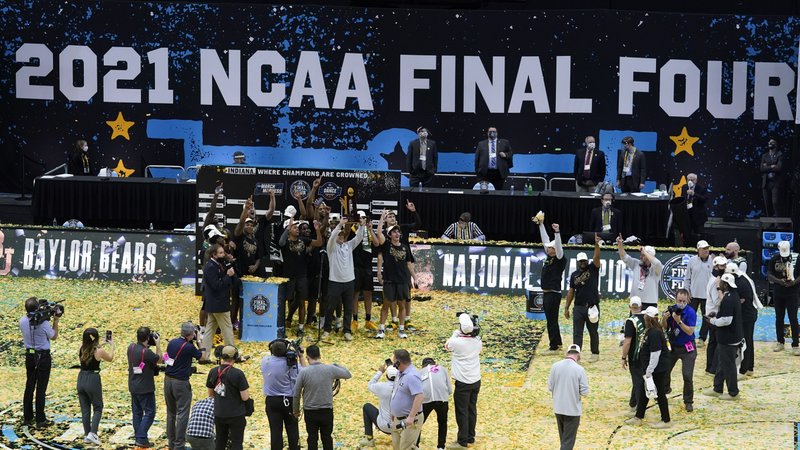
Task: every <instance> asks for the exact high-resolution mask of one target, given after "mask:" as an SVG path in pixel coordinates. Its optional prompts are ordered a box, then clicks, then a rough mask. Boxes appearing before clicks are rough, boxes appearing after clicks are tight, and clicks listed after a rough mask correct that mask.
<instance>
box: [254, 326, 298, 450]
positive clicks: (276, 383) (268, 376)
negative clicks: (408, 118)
mask: <svg viewBox="0 0 800 450" xmlns="http://www.w3.org/2000/svg"><path fill="white" fill-rule="evenodd" d="M292 347H294V348H292ZM290 350H291V352H290ZM269 351H270V353H272V355H270V356H265V357H264V358H262V359H261V376H262V378H263V380H264V384H263V389H264V397H265V410H266V412H267V419H268V420H269V433H270V448H271V449H272V450H281V449H282V448H283V428H284V427H286V437H287V439H288V440H289V450H299V449H300V429H299V427H298V422H297V418H296V417H295V416H294V414H292V397H294V385H295V384H296V383H297V376H298V375H299V374H300V367H298V362H299V363H300V366H302V367H306V366H307V365H308V363H307V362H306V357H305V355H304V354H303V350H302V349H301V348H299V346H296V345H293V344H292V343H291V342H289V341H287V340H286V339H276V340H274V341H272V342H270V344H269Z"/></svg>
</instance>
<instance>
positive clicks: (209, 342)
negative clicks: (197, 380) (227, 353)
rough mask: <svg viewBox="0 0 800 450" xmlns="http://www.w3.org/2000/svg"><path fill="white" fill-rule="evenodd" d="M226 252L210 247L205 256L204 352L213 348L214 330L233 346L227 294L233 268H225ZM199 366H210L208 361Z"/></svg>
mask: <svg viewBox="0 0 800 450" xmlns="http://www.w3.org/2000/svg"><path fill="white" fill-rule="evenodd" d="M225 264H226V259H225V248H223V247H222V246H221V245H219V244H214V245H212V246H211V247H210V248H209V249H208V251H207V252H206V264H205V266H203V305H204V309H205V311H206V313H207V314H208V319H207V322H206V330H205V334H204V335H203V348H206V349H210V348H213V347H214V333H215V332H216V331H217V327H219V329H220V330H221V331H222V338H223V340H224V341H225V345H229V346H233V324H232V323H231V312H230V311H231V302H230V290H231V283H232V278H231V277H233V276H234V275H235V274H236V272H235V271H234V269H233V266H229V267H227V268H226V266H225ZM207 358H208V355H206V357H205V359H202V360H201V361H200V362H201V363H204V364H210V360H208V359H207Z"/></svg>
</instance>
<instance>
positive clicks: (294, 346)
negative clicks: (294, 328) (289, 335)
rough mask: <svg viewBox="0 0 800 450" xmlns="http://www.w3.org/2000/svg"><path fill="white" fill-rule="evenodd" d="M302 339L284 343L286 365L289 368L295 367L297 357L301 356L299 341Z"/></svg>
mask: <svg viewBox="0 0 800 450" xmlns="http://www.w3.org/2000/svg"><path fill="white" fill-rule="evenodd" d="M301 340H302V338H299V339H295V340H294V341H290V340H288V339H287V341H286V346H287V350H286V365H287V366H289V367H294V366H296V365H297V356H298V355H302V354H303V347H301V346H300V341H301Z"/></svg>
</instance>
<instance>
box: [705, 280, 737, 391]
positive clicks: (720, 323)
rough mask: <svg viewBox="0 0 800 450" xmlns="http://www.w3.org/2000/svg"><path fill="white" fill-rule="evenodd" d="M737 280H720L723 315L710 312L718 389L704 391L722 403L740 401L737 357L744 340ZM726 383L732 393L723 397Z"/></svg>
mask: <svg viewBox="0 0 800 450" xmlns="http://www.w3.org/2000/svg"><path fill="white" fill-rule="evenodd" d="M736 288H737V286H736V279H735V278H734V277H733V275H732V274H730V273H726V274H723V275H722V277H720V280H719V286H718V287H717V289H718V290H719V291H720V294H721V295H722V301H721V302H720V305H719V312H718V313H716V314H714V313H709V314H711V315H712V316H711V317H709V322H711V324H712V325H714V326H715V327H717V352H716V358H717V372H716V373H715V374H714V387H713V388H710V389H706V390H705V391H703V394H704V395H708V396H710V397H717V398H718V399H720V400H738V398H739V384H738V381H737V378H738V373H737V371H736V355H737V353H738V352H739V349H740V347H741V344H742V340H743V338H744V334H743V333H742V304H741V303H740V302H739V293H738V292H737V290H736ZM723 384H727V385H728V393H727V394H723V393H722V391H723Z"/></svg>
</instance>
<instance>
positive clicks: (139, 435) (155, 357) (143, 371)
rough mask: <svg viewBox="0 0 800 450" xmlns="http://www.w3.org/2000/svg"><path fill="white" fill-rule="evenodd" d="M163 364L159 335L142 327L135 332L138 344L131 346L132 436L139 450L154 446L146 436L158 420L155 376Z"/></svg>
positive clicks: (129, 362) (129, 347) (129, 349)
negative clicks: (153, 347) (154, 348)
mask: <svg viewBox="0 0 800 450" xmlns="http://www.w3.org/2000/svg"><path fill="white" fill-rule="evenodd" d="M152 346H155V347H156V351H155V353H153V351H152V350H150V347H152ZM161 361H162V359H161V341H160V340H159V336H158V333H151V332H150V328H147V327H140V328H139V329H138V330H136V343H135V344H131V345H129V346H128V391H130V393H131V410H132V411H133V434H134V438H135V439H136V446H137V447H144V448H149V447H152V446H153V445H152V444H150V441H149V440H148V439H147V432H148V431H149V430H150V426H151V425H153V420H155V418H156V383H155V375H156V372H157V371H158V364H160V363H161Z"/></svg>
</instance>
